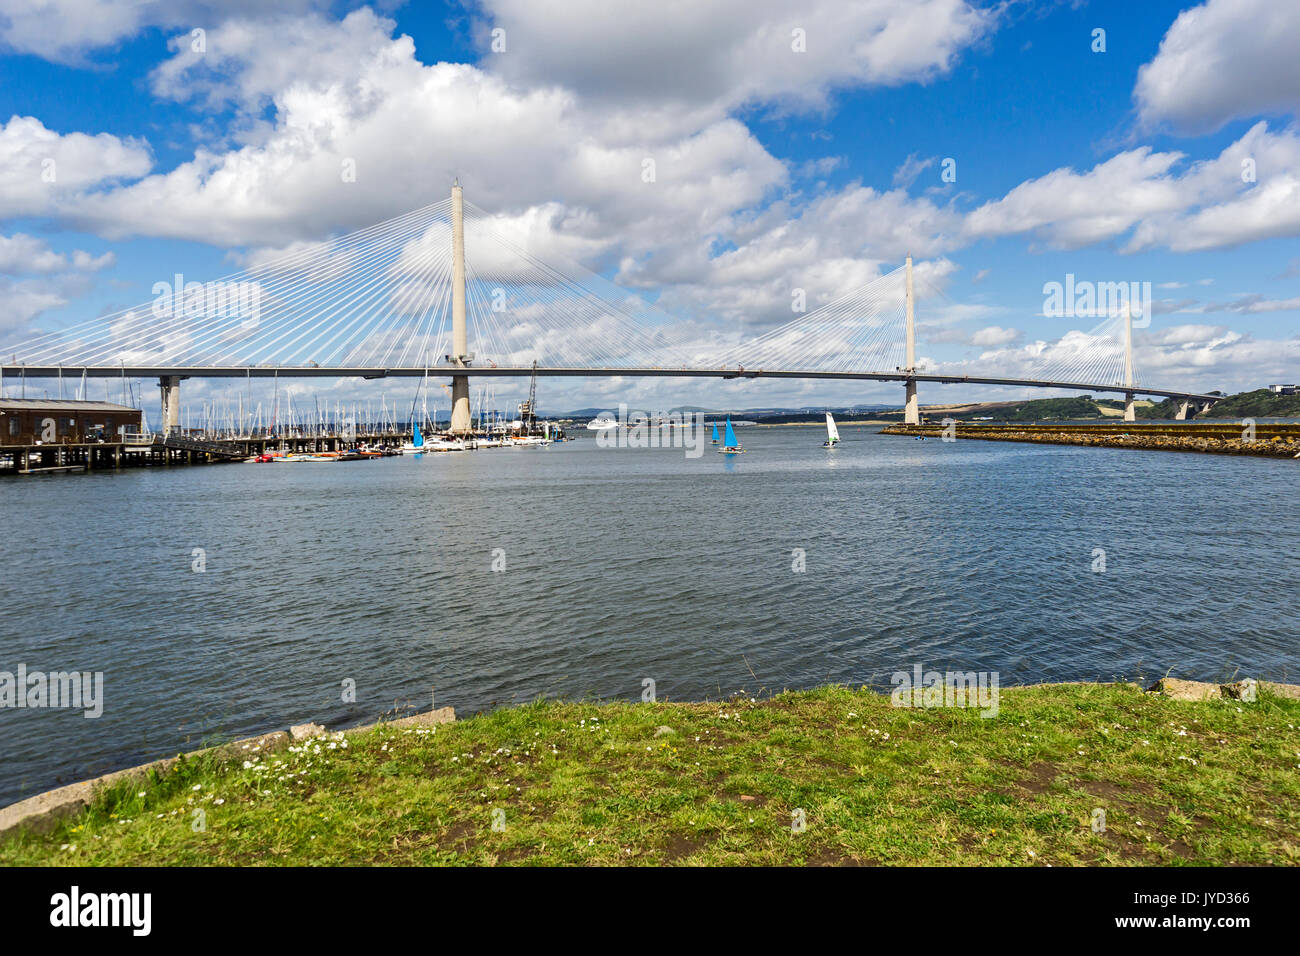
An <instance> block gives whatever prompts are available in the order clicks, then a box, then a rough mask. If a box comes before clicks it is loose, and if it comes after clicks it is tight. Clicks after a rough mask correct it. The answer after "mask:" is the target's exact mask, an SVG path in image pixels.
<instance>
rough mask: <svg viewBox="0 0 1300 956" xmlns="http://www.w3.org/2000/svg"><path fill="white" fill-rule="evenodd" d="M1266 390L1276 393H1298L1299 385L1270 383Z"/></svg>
mask: <svg viewBox="0 0 1300 956" xmlns="http://www.w3.org/2000/svg"><path fill="white" fill-rule="evenodd" d="M1268 390H1269V391H1270V392H1274V393H1276V394H1278V395H1300V385H1270V386H1269V387H1268Z"/></svg>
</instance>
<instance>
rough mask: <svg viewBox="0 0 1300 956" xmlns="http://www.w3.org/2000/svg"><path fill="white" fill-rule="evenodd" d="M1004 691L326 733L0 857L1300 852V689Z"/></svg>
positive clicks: (1217, 859) (1238, 855) (110, 860)
mask: <svg viewBox="0 0 1300 956" xmlns="http://www.w3.org/2000/svg"><path fill="white" fill-rule="evenodd" d="M1000 703H1001V706H1000V711H999V713H998V716H996V717H994V718H988V719H985V718H982V717H981V716H980V713H979V711H977V710H962V709H954V708H935V709H929V710H922V709H904V708H895V707H892V706H891V705H890V699H889V697H888V696H885V695H881V694H878V693H874V692H870V691H865V690H863V691H853V690H849V689H846V688H841V687H829V688H822V689H819V690H815V691H808V692H800V693H786V694H780V695H778V696H776V697H772V698H770V699H767V700H761V701H756V700H752V699H749V698H745V697H737V698H733V699H730V700H726V701H722V702H718V703H692V704H676V703H664V702H660V703H656V704H632V703H582V702H537V703H534V704H529V705H526V706H522V707H517V708H509V709H504V710H500V711H496V712H494V713H490V714H486V715H483V716H478V717H474V718H472V719H469V720H465V721H461V722H458V723H456V724H450V725H443V726H440V727H437V728H436V729H435V728H431V729H425V730H409V729H405V730H399V729H394V728H380V729H377V730H373V731H369V732H365V733H360V734H355V735H348V736H347V737H346V738H342V737H340V736H338V735H331V736H330V737H328V738H318V739H317V740H314V741H309V742H305V743H304V744H295V745H294V747H293V748H292V749H291V750H288V751H281V752H279V753H275V754H269V755H266V756H263V757H261V758H260V759H258V760H256V761H252V760H250V761H247V762H245V761H240V760H237V761H234V762H220V761H219V760H217V759H215V758H207V757H203V758H199V759H196V760H191V761H185V762H182V764H181V765H180V766H179V769H177V770H175V771H174V772H172V773H169V774H167V775H165V776H163V777H161V778H159V777H154V778H153V779H151V780H149V781H148V782H146V783H141V782H139V781H137V782H135V783H133V784H121V785H119V786H117V787H116V788H114V789H112V790H110V791H106V792H104V793H103V794H101V796H100V798H99V799H98V801H97V802H96V803H95V805H94V806H92V807H90V808H88V809H87V810H86V811H85V812H84V813H82V814H81V815H79V816H77V817H75V818H71V819H69V820H67V821H65V822H64V823H61V824H60V825H59V826H58V828H57V829H56V830H55V831H53V832H52V833H50V834H47V835H35V834H32V833H29V832H20V833H18V834H16V835H11V836H10V837H8V838H6V839H3V840H2V841H0V864H7V865H24V864H27V865H31V864H35V865H42V864H63V865H68V864H86V865H114V866H130V865H137V864H150V865H160V864H161V865H173V864H185V865H195V864H197V865H208V864H214V865H248V864H271V865H275V864H283V865H355V864H402V865H411V864H415V865H424V864H435V865H436V864H453V865H455V864H477V865H493V864H548V865H555V864H559V865H571V864H634V865H647V864H669V863H689V864H705V865H714V864H722V865H737V864H795V865H803V864H844V863H863V864H895V865H897V864H963V865H1003V864H1005V865H1037V864H1048V863H1050V864H1052V865H1055V866H1060V865H1079V864H1126V865H1127V864H1201V865H1205V864H1284V865H1285V864H1290V865H1295V864H1297V863H1300V730H1297V727H1298V726H1300V701H1294V700H1283V699H1279V698H1275V697H1272V696H1270V695H1267V694H1265V693H1263V692H1261V694H1260V699H1259V700H1258V701H1257V702H1254V703H1241V702H1239V701H1234V700H1212V701H1201V702H1184V701H1173V700H1169V699H1167V698H1164V697H1162V696H1159V695H1156V694H1148V693H1144V692H1142V691H1141V690H1139V689H1137V688H1136V687H1134V686H1132V685H1125V684H1111V685H1095V684H1080V685H1064V686H1041V687H1029V688H1012V689H1004V690H1003V691H1002V694H1001V702H1000ZM664 726H667V727H671V728H672V733H660V735H659V736H656V729H657V728H660V727H664ZM345 744H346V746H345ZM245 763H247V764H248V766H245ZM196 808H197V809H202V810H203V811H204V814H205V816H206V829H204V830H202V831H196V830H195V829H194V824H195V816H194V810H195V809H196ZM1095 808H1102V809H1104V810H1105V814H1106V818H1105V823H1106V829H1105V832H1104V833H1094V832H1093V830H1092V827H1091V818H1092V815H1093V811H1094V809H1095ZM494 810H499V811H502V813H500V814H497V815H496V816H497V819H498V820H499V821H502V823H503V828H501V829H499V830H494V829H493V818H494V813H493V812H494ZM796 810H803V812H804V816H805V819H806V829H804V831H803V832H799V833H796V832H792V827H791V820H792V814H793V813H794V811H796Z"/></svg>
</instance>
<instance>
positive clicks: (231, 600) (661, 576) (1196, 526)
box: [0, 427, 1300, 803]
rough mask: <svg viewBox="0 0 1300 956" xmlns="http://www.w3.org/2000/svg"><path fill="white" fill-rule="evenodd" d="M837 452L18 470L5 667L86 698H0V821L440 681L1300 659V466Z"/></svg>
mask: <svg viewBox="0 0 1300 956" xmlns="http://www.w3.org/2000/svg"><path fill="white" fill-rule="evenodd" d="M842 434H843V436H844V438H845V441H844V442H843V444H841V446H840V447H838V448H836V449H834V450H832V451H827V450H825V449H823V448H821V447H820V443H821V441H822V438H823V436H824V433H822V432H820V431H818V430H816V429H807V428H759V429H746V430H744V431H743V433H742V439H743V440H744V441H745V443H746V447H747V448H748V449H749V453H748V454H746V455H744V456H741V457H739V458H735V459H729V458H725V457H724V456H721V455H718V454H716V453H714V451H713V450H712V449H706V451H705V453H704V454H703V455H702V456H701V457H699V458H694V459H691V458H687V457H686V456H684V455H683V454H682V452H681V450H672V451H670V450H653V451H652V450H628V449H617V450H611V449H602V448H598V447H597V446H596V443H595V442H594V441H593V440H591V439H590V438H585V437H584V438H582V439H580V440H579V441H576V442H569V443H565V444H563V445H557V446H552V447H549V448H534V449H510V450H505V449H503V450H499V451H481V452H475V453H468V454H454V455H434V456H423V457H421V458H414V457H404V458H391V459H384V460H379V461H370V462H356V463H340V464H335V465H333V466H331V467H329V468H325V467H324V466H323V465H307V464H303V465H244V464H239V465H222V466H208V467H193V468H173V469H170V470H166V469H153V470H150V469H141V470H136V471H127V472H123V473H120V474H92V475H88V476H87V475H67V476H58V477H43V478H24V479H5V480H4V481H3V483H2V484H0V502H2V504H0V514H2V515H3V519H4V520H3V526H4V529H5V537H4V545H3V548H4V550H3V556H2V557H0V596H2V597H3V603H2V604H0V607H2V608H3V625H2V626H0V633H2V634H3V654H0V670H8V671H14V670H16V668H17V665H18V664H19V663H24V664H26V665H27V667H28V669H29V670H46V671H48V670H69V669H76V670H84V671H103V672H104V680H105V688H104V697H105V705H104V713H103V716H102V717H100V718H99V719H95V720H88V719H85V718H84V717H83V716H82V715H81V714H80V713H79V712H71V711H52V710H0V758H2V760H3V767H4V771H3V774H2V779H0V803H7V802H9V801H11V800H14V799H18V798H19V797H22V796H26V795H29V794H31V793H34V792H38V791H40V790H43V789H47V788H49V787H51V786H55V785H57V784H60V783H66V782H71V781H73V780H77V779H82V778H85V777H87V776H90V775H92V774H95V773H98V772H103V771H106V770H110V769H116V768H118V767H122V766H127V765H130V764H133V763H138V762H142V761H143V760H146V759H150V758H153V757H157V756H163V755H168V754H173V753H175V752H176V751H177V750H179V749H192V748H194V747H197V746H198V745H200V744H201V743H206V742H209V741H210V740H212V739H214V738H218V737H227V738H228V737H230V736H232V735H245V734H250V733H255V732H260V731H264V730H269V729H276V728H282V727H285V726H287V725H288V724H290V723H297V722H301V721H305V720H309V719H311V720H317V721H320V722H322V723H324V724H326V725H327V726H331V727H334V726H345V725H347V724H349V723H360V722H364V721H368V720H371V719H374V718H375V717H376V716H378V715H379V714H380V713H382V712H384V711H388V710H391V709H392V708H393V707H394V705H395V704H397V705H398V706H405V705H406V704H407V703H408V702H409V703H410V704H412V705H414V706H416V707H419V708H427V707H428V706H429V704H430V688H431V687H434V688H436V690H437V700H438V704H439V706H441V705H442V704H451V705H454V706H455V707H456V709H457V711H458V713H459V714H461V715H465V714H469V713H473V712H474V711H476V710H481V709H487V708H492V707H496V706H500V705H502V704H508V703H511V702H515V701H522V700H528V699H531V698H535V697H538V696H557V695H562V696H568V697H576V696H584V695H589V696H593V697H621V698H627V699H639V698H640V695H641V689H642V681H643V679H644V678H651V679H653V680H654V681H655V682H656V689H657V692H658V695H659V697H660V698H664V697H668V698H674V699H687V698H702V697H710V696H718V695H720V694H728V693H731V692H734V691H736V690H739V689H741V688H744V689H746V690H749V691H752V692H759V691H763V690H767V691H772V690H780V689H781V688H785V687H789V688H794V687H806V686H810V685H816V684H819V683H823V682H827V681H836V682H845V683H853V684H859V683H870V684H880V685H888V683H889V675H890V673H892V672H893V671H895V670H910V669H911V668H912V666H913V665H915V664H918V663H919V664H921V665H923V666H924V667H925V668H927V669H938V670H944V669H962V670H988V671H997V672H999V674H1000V678H1001V681H1002V683H1003V684H1004V685H1006V684H1011V683H1023V682H1033V681H1045V680H1053V681H1061V680H1080V679H1094V678H1103V679H1104V678H1110V677H1113V676H1125V677H1135V676H1144V677H1148V678H1149V677H1152V676H1159V675H1161V674H1163V673H1165V672H1166V671H1167V670H1169V669H1172V670H1173V673H1175V674H1177V675H1179V676H1184V677H1190V678H1199V679H1215V678H1223V677H1227V676H1230V675H1232V674H1234V673H1236V672H1237V671H1238V670H1239V669H1240V670H1241V671H1242V672H1243V673H1249V674H1253V675H1257V676H1263V677H1270V678H1274V679H1287V678H1290V679H1295V678H1296V677H1297V672H1300V634H1298V625H1297V618H1296V603H1297V602H1296V598H1297V593H1298V590H1300V589H1298V588H1297V585H1296V581H1297V577H1298V572H1300V524H1298V523H1297V522H1296V519H1295V515H1296V510H1297V509H1296V504H1297V495H1296V492H1295V487H1296V478H1297V474H1298V471H1297V469H1298V468H1300V463H1298V462H1291V461H1284V460H1283V461H1275V460H1265V459H1245V458H1234V457H1226V456H1214V455H1187V454H1173V453H1161V452H1141V451H1129V450H1103V449H1091V448H1071V447H1055V446H1041V447H1040V446H1033V445H1020V444H1010V443H993V442H988V443H985V442H977V441H959V442H955V443H943V442H939V441H934V440H929V441H924V442H920V441H915V440H912V439H908V438H899V437H888V436H882V435H878V434H876V429H875V428H866V427H863V428H854V427H845V428H842ZM194 548H203V549H204V550H205V552H206V566H207V570H206V572H204V573H196V572H194V571H193V570H191V565H192V562H193V560H194V559H193V557H192V551H193V549H194ZM496 548H500V549H503V550H504V559H505V565H506V569H505V571H504V572H501V573H494V572H493V571H492V570H491V565H492V559H493V549H496ZM1097 548H1101V549H1104V551H1105V566H1106V570H1105V572H1104V573H1098V572H1095V571H1094V570H1093V567H1094V564H1096V558H1095V555H1094V549H1097ZM795 549H803V551H804V552H805V554H806V559H805V560H806V567H807V570H806V571H805V572H803V573H796V572H795V571H794V570H793V569H792V567H793V564H794V559H795V554H794V552H795ZM347 678H351V679H352V680H354V681H355V682H356V693H357V700H356V702H355V703H344V702H343V701H342V699H341V696H342V695H341V686H342V682H343V681H344V680H345V679H347Z"/></svg>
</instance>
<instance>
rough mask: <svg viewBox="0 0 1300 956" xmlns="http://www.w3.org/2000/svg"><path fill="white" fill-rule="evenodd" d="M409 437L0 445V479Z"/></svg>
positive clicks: (392, 442) (176, 437) (396, 442)
mask: <svg viewBox="0 0 1300 956" xmlns="http://www.w3.org/2000/svg"><path fill="white" fill-rule="evenodd" d="M409 437H410V436H409V435H403V434H401V433H399V432H373V433H365V434H357V435H352V434H351V433H349V434H348V435H286V436H275V437H266V436H261V437H241V438H205V437H200V436H197V435H187V434H180V433H173V434H171V435H169V436H167V437H166V438H164V437H162V436H161V435H158V436H152V437H150V436H144V437H141V438H133V439H129V440H126V441H99V442H85V441H80V442H78V441H68V442H62V443H49V444H41V443H36V444H22V445H0V475H49V474H62V473H67V472H90V471H115V470H118V469H122V468H146V467H152V468H157V467H170V466H173V465H199V464H209V463H216V462H229V461H244V460H246V459H248V458H252V457H254V456H257V455H263V454H266V453H268V452H280V451H284V452H285V453H287V454H290V455H298V454H311V453H313V452H323V451H330V452H337V451H341V450H343V449H345V448H353V447H355V446H357V445H359V444H364V445H368V446H372V447H373V446H400V445H401V444H402V443H403V442H404V441H407V440H409Z"/></svg>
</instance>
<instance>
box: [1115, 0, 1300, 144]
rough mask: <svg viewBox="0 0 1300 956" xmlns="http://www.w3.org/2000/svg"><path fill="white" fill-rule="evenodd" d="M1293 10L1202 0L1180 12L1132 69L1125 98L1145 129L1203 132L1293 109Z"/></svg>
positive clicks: (1299, 76)
mask: <svg viewBox="0 0 1300 956" xmlns="http://www.w3.org/2000/svg"><path fill="white" fill-rule="evenodd" d="M1298 36H1300V5H1297V4H1295V3H1279V2H1277V0H1209V2H1208V3H1203V4H1201V5H1200V6H1198V7H1194V8H1192V9H1190V10H1185V11H1183V12H1182V13H1181V14H1179V15H1178V19H1177V20H1175V21H1174V23H1173V25H1172V26H1171V27H1170V28H1169V30H1168V32H1167V33H1166V34H1165V37H1164V39H1163V40H1162V41H1161V42H1160V50H1159V52H1158V53H1157V54H1156V56H1155V58H1154V59H1153V60H1152V61H1151V62H1150V63H1147V64H1146V65H1144V66H1143V67H1142V68H1141V69H1140V70H1139V71H1138V79H1137V86H1136V87H1135V89H1134V91H1133V97H1134V99H1135V100H1136V101H1137V108H1138V115H1139V117H1140V118H1141V119H1142V120H1143V121H1144V122H1145V123H1146V124H1148V125H1156V124H1159V123H1167V124H1169V125H1171V126H1173V127H1174V128H1176V129H1178V130H1179V131H1181V132H1185V133H1194V134H1199V133H1209V132H1213V131H1214V130H1216V129H1218V128H1219V127H1221V126H1223V125H1224V124H1225V123H1227V122H1228V121H1229V120H1233V119H1238V118H1248V117H1253V116H1258V115H1260V114H1264V113H1271V112H1280V113H1290V114H1291V115H1293V116H1294V115H1295V114H1296V111H1297V108H1300V57H1297V56H1296V49H1295V47H1296V38H1297V37H1298Z"/></svg>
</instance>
